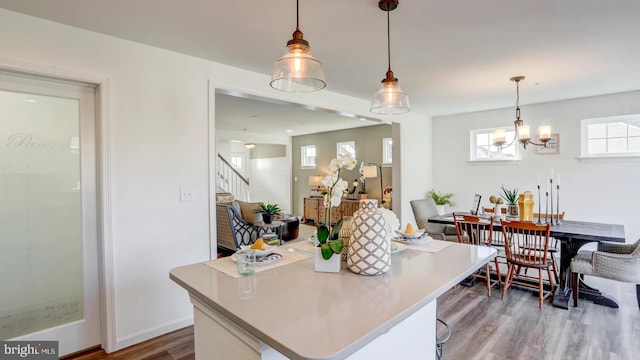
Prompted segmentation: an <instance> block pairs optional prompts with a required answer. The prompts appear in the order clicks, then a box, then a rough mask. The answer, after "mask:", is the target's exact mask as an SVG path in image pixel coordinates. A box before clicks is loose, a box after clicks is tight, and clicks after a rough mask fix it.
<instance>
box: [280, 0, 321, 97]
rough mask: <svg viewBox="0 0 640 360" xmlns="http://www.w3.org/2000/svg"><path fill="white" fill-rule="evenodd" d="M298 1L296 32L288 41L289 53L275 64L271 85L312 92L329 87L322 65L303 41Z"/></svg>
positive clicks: (294, 90) (286, 89)
mask: <svg viewBox="0 0 640 360" xmlns="http://www.w3.org/2000/svg"><path fill="white" fill-rule="evenodd" d="M299 17H300V15H299V9H298V0H296V31H294V32H293V37H292V39H291V40H289V41H287V52H286V53H285V54H284V56H283V57H281V58H280V59H278V60H277V61H276V62H275V64H273V70H272V71H271V82H270V83H269V85H270V86H271V87H272V88H274V89H276V90H280V91H286V92H312V91H318V90H322V89H324V88H325V86H327V82H326V81H325V80H324V70H322V64H321V63H320V61H318V60H316V58H314V57H313V56H312V55H311V53H310V52H309V50H310V47H309V42H308V41H307V40H305V39H303V35H302V31H300V27H299Z"/></svg>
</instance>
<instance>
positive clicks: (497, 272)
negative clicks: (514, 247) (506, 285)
mask: <svg viewBox="0 0 640 360" xmlns="http://www.w3.org/2000/svg"><path fill="white" fill-rule="evenodd" d="M493 261H494V263H495V265H496V274H497V276H498V286H499V288H501V287H502V278H501V277H500V265H498V259H496V258H493Z"/></svg>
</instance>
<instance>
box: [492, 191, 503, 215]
mask: <svg viewBox="0 0 640 360" xmlns="http://www.w3.org/2000/svg"><path fill="white" fill-rule="evenodd" d="M489 202H490V203H492V204H493V213H494V216H497V217H499V216H501V215H502V204H504V201H502V198H501V197H497V196H495V195H491V196H490V197H489Z"/></svg>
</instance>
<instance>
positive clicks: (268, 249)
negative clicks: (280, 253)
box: [240, 244, 276, 257]
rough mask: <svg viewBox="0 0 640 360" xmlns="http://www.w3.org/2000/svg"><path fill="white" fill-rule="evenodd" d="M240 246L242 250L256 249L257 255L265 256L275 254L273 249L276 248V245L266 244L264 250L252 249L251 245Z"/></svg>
mask: <svg viewBox="0 0 640 360" xmlns="http://www.w3.org/2000/svg"><path fill="white" fill-rule="evenodd" d="M240 248H241V249H242V250H253V251H255V253H256V256H257V257H263V256H267V255H271V254H273V251H274V250H275V249H276V246H273V245H267V244H264V250H256V249H252V248H251V245H241V246H240Z"/></svg>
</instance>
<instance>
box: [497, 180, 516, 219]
mask: <svg viewBox="0 0 640 360" xmlns="http://www.w3.org/2000/svg"><path fill="white" fill-rule="evenodd" d="M500 191H502V194H501V195H500V196H501V197H502V198H503V199H504V200H505V201H506V202H507V217H509V218H517V217H518V188H514V189H507V188H505V187H504V185H501V186H500Z"/></svg>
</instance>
